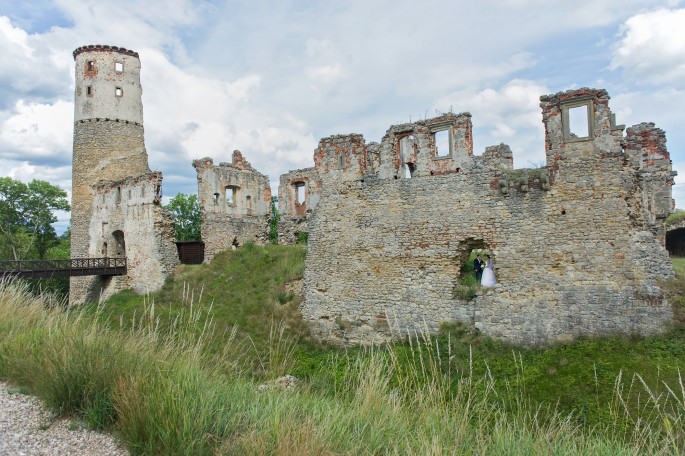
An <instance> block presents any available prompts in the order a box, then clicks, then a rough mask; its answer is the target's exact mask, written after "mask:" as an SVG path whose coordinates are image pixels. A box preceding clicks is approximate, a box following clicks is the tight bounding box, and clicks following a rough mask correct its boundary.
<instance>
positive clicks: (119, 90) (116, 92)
mask: <svg viewBox="0 0 685 456" xmlns="http://www.w3.org/2000/svg"><path fill="white" fill-rule="evenodd" d="M114 95H116V96H117V97H120V96H122V95H124V91H123V90H121V87H117V88H115V89H114Z"/></svg>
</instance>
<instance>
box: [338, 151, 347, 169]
mask: <svg viewBox="0 0 685 456" xmlns="http://www.w3.org/2000/svg"><path fill="white" fill-rule="evenodd" d="M338 167H339V168H340V169H343V168H344V167H345V156H344V155H343V154H340V155H339V156H338Z"/></svg>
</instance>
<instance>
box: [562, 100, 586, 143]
mask: <svg viewBox="0 0 685 456" xmlns="http://www.w3.org/2000/svg"><path fill="white" fill-rule="evenodd" d="M567 112H568V130H567V131H568V139H579V138H588V137H589V136H590V122H589V105H583V106H576V107H573V108H568V111H567Z"/></svg>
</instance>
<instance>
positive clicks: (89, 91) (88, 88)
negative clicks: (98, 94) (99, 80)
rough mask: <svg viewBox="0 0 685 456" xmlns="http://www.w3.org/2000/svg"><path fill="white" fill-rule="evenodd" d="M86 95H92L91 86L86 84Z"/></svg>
mask: <svg viewBox="0 0 685 456" xmlns="http://www.w3.org/2000/svg"><path fill="white" fill-rule="evenodd" d="M86 95H87V96H89V97H92V96H93V86H86Z"/></svg>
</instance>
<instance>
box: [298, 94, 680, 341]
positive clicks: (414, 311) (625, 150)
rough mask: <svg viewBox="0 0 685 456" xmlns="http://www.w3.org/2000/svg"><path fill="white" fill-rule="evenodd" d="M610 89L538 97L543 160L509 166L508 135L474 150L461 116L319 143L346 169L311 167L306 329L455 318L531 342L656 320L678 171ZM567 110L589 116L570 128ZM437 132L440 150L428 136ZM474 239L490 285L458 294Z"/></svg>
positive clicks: (666, 308) (322, 331)
mask: <svg viewBox="0 0 685 456" xmlns="http://www.w3.org/2000/svg"><path fill="white" fill-rule="evenodd" d="M608 100H609V96H608V95H607V93H606V91H604V90H595V89H580V90H574V91H567V92H562V93H558V94H555V95H550V96H543V97H541V107H542V112H543V123H544V125H545V133H546V151H547V166H545V167H543V168H540V169H518V170H514V169H512V154H511V151H510V149H509V147H508V146H506V145H499V146H494V147H490V148H488V149H487V150H486V152H485V153H484V154H483V155H482V156H474V155H473V153H472V147H471V139H470V138H471V124H470V116H468V115H467V114H460V115H453V114H448V115H446V116H442V117H440V118H437V119H430V120H427V121H425V122H417V123H415V124H404V125H397V126H393V127H391V128H390V129H389V130H388V132H387V134H386V135H385V136H384V137H383V139H382V141H381V143H380V144H375V143H372V144H369V145H368V146H365V145H364V142H363V139H362V138H361V137H360V136H359V135H349V136H346V137H343V136H336V137H332V138H328V139H325V140H322V143H321V144H320V146H319V149H317V151H316V152H315V163H317V162H318V160H319V158H317V154H323V155H322V156H323V157H328V158H331V157H333V153H335V154H339V155H340V156H344V157H345V158H344V159H340V162H339V163H340V165H341V166H342V165H344V164H346V163H348V160H349V161H350V162H351V163H353V164H354V165H353V166H354V171H350V173H349V174H348V173H345V172H338V171H334V170H335V168H332V169H331V168H328V171H327V172H326V171H324V174H319V179H320V180H321V182H322V185H321V186H320V194H319V195H318V201H317V204H316V210H314V211H313V212H312V213H311V217H310V220H309V224H308V225H309V226H308V230H309V246H308V252H307V259H306V269H305V276H304V290H305V302H304V303H303V305H302V307H301V311H302V315H303V317H304V318H305V319H306V320H307V321H309V322H310V324H311V327H312V329H313V330H314V332H315V334H317V335H318V336H319V337H321V338H324V339H329V340H336V341H339V342H342V343H348V342H360V341H366V342H370V341H372V340H385V339H387V338H389V337H393V336H395V337H401V336H404V335H406V334H408V333H410V334H411V333H413V332H414V331H424V330H428V331H430V332H435V331H437V330H438V329H439V327H440V325H441V324H443V323H451V322H463V323H465V324H468V325H472V326H474V327H475V328H477V329H479V330H480V331H482V332H484V333H486V334H488V335H490V336H493V337H495V338H499V339H503V340H506V341H508V342H512V343H517V344H523V345H534V344H541V343H549V342H555V341H565V340H570V339H573V338H575V337H578V336H581V335H582V336H604V335H608V334H615V333H636V334H644V335H646V334H653V333H657V332H659V331H661V330H662V329H663V328H664V327H665V326H666V325H667V324H668V322H669V321H671V319H672V309H671V306H670V304H669V303H668V301H667V299H666V297H665V294H664V292H663V290H662V288H661V285H660V284H661V280H663V279H665V278H668V277H670V276H671V275H672V274H673V271H672V268H671V264H670V261H669V258H668V254H667V252H666V250H665V249H664V245H663V244H664V242H663V222H664V218H665V217H666V216H667V215H668V214H669V213H670V211H671V210H672V204H673V203H672V199H671V193H670V189H671V185H672V184H673V176H674V173H673V172H672V171H671V164H670V160H669V155H668V152H667V151H666V148H665V139H664V135H663V132H662V131H661V130H659V129H657V128H654V125H653V124H640V125H637V126H635V127H631V128H629V129H628V132H627V135H626V136H625V137H624V136H623V127H622V126H616V125H615V122H614V120H613V117H612V114H611V112H610V110H609V107H608ZM572 110H580V114H581V117H582V115H583V114H584V113H585V114H586V116H585V120H583V121H581V124H580V125H574V124H573V123H572V120H571V119H573V118H574V117H572V116H571V114H569V113H570V112H571V111H572ZM575 115H577V112H576V113H575ZM436 126H437V128H436ZM443 128H444V129H447V130H448V131H449V135H450V136H449V141H450V147H449V154H447V156H443V155H441V154H439V152H438V150H437V149H436V140H435V139H434V138H435V135H436V132H438V131H441V130H440V129H443ZM324 162H326V160H324ZM328 162H332V163H334V164H335V163H336V162H335V161H334V159H333V161H331V160H328ZM348 166H349V165H348ZM317 169H319V170H321V168H317ZM304 171H306V172H309V171H307V170H304ZM336 172H337V173H338V174H337V175H336V174H335V173H336ZM291 174H292V173H291ZM474 248H482V249H485V250H487V251H489V252H490V253H491V255H492V257H493V259H494V262H495V274H496V276H497V280H498V282H499V283H498V285H497V286H496V287H495V288H492V289H482V291H480V292H479V293H478V295H477V297H476V298H475V299H473V300H471V301H465V300H463V299H461V298H459V297H458V296H457V295H455V293H454V289H455V286H456V285H457V284H458V283H459V279H460V274H461V273H460V268H461V265H462V264H463V263H464V262H465V261H466V260H467V258H468V256H469V254H470V252H471V250H472V249H474Z"/></svg>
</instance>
